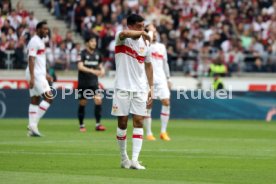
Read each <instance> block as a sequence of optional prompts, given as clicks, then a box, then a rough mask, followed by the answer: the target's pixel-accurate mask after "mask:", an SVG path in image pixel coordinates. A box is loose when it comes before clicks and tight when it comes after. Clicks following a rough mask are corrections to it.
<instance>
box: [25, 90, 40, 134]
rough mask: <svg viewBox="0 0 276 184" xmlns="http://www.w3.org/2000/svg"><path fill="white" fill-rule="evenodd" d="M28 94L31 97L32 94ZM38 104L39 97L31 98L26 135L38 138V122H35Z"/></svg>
mask: <svg viewBox="0 0 276 184" xmlns="http://www.w3.org/2000/svg"><path fill="white" fill-rule="evenodd" d="M30 93H31V95H32V92H31V90H30ZM39 102H40V96H35V95H33V96H31V103H30V104H29V124H28V135H29V136H34V137H39V136H40V133H39V131H38V128H37V126H38V122H37V118H36V117H37V111H38V105H39Z"/></svg>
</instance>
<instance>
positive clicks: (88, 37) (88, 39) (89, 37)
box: [84, 35, 97, 43]
mask: <svg viewBox="0 0 276 184" xmlns="http://www.w3.org/2000/svg"><path fill="white" fill-rule="evenodd" d="M92 39H95V40H97V37H96V36H95V35H89V36H86V37H85V39H84V40H85V43H88V42H89V41H90V40H92Z"/></svg>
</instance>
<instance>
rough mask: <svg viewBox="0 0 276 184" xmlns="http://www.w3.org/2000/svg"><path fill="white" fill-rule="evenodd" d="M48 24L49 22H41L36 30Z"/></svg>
mask: <svg viewBox="0 0 276 184" xmlns="http://www.w3.org/2000/svg"><path fill="white" fill-rule="evenodd" d="M46 24H47V21H46V20H43V21H41V22H39V23H38V24H37V25H36V30H38V29H40V28H42V27H43V25H46Z"/></svg>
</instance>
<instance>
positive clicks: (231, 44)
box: [0, 0, 276, 76]
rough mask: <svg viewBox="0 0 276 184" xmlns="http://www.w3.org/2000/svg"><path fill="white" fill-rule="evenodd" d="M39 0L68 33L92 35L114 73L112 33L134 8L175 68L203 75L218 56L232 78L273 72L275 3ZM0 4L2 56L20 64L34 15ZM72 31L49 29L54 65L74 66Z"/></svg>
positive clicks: (267, 0) (4, 64) (265, 0)
mask: <svg viewBox="0 0 276 184" xmlns="http://www.w3.org/2000/svg"><path fill="white" fill-rule="evenodd" d="M38 1H39V2H40V3H42V4H43V5H45V8H48V11H49V12H50V13H51V14H52V15H53V16H55V17H56V18H57V19H60V20H64V21H65V22H66V24H67V26H68V30H73V32H76V33H77V34H79V35H81V36H82V37H83V38H85V37H87V36H88V35H91V34H93V35H96V36H97V38H98V43H99V44H98V48H99V50H100V51H101V52H102V54H103V56H104V60H105V67H106V68H109V69H111V70H113V69H114V57H113V56H114V36H115V34H116V32H118V31H120V30H122V29H124V28H125V27H126V19H125V18H124V17H125V16H126V15H128V14H129V13H131V12H136V13H140V14H142V15H143V16H144V17H145V18H146V21H147V22H148V23H149V22H152V23H154V24H155V25H156V26H157V28H158V31H159V33H160V40H161V42H163V43H165V44H166V46H167V49H168V58H169V65H170V69H171V71H173V72H175V71H177V72H181V73H184V74H186V75H191V76H208V73H209V72H208V70H209V66H210V64H211V63H213V62H215V61H216V60H218V59H219V60H221V61H222V62H223V63H224V64H225V65H226V66H227V68H228V72H229V75H230V74H231V73H234V72H257V73H267V72H276V54H275V53H276V41H275V40H276V31H275V26H276V13H275V8H276V2H273V1H272V0H259V1H257V0H251V1H242V0H194V1H192V0H172V1H165V0H140V1H139V0H125V1H123V0H113V1H111V0H93V1H92V0H76V1H75V0H38ZM0 4H1V20H0V27H1V56H3V55H4V56H5V55H8V56H10V54H7V53H6V52H5V51H6V50H11V51H12V52H14V54H12V58H13V61H14V62H13V63H14V66H13V67H14V68H24V66H25V64H26V58H24V57H22V56H23V55H25V54H24V50H25V48H26V43H27V41H26V40H27V39H28V38H29V35H32V34H33V28H34V24H35V22H36V21H37V20H36V19H35V18H32V17H33V15H32V12H29V11H26V10H24V9H22V8H21V7H23V6H22V5H20V4H17V6H16V8H15V9H12V8H11V4H10V1H9V0H1V1H0ZM15 20H17V21H15ZM73 32H71V31H68V33H67V36H66V38H64V37H62V36H61V35H60V33H59V30H58V28H55V29H53V30H52V37H51V40H50V44H49V49H48V60H49V62H50V63H51V65H53V66H56V65H57V69H60V70H68V69H74V68H75V67H74V62H75V58H76V56H75V55H76V53H77V52H78V50H79V49H80V44H76V43H75V42H74V41H73V39H72V35H74V33H73ZM26 33H28V34H26ZM26 35H28V36H26ZM76 45H78V46H76ZM4 58H5V57H1V62H0V66H1V68H7V67H9V62H8V63H7V62H5V61H7V59H4ZM23 58H24V59H23ZM3 60H5V61H3ZM59 61H63V62H59Z"/></svg>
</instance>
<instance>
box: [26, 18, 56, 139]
mask: <svg viewBox="0 0 276 184" xmlns="http://www.w3.org/2000/svg"><path fill="white" fill-rule="evenodd" d="M47 36H48V26H47V22H46V21H42V22H39V23H38V24H37V26H36V35H34V36H33V37H32V39H31V40H30V42H29V44H28V67H27V69H26V78H27V80H28V81H29V88H30V96H31V103H30V105H29V125H28V135H29V136H33V137H40V136H41V134H40V132H39V131H38V123H39V120H40V118H42V116H43V115H44V114H45V112H46V111H47V109H48V108H49V106H50V104H51V102H52V97H53V95H52V92H51V89H50V86H49V83H48V81H51V80H52V78H51V77H50V76H49V75H48V74H47V73H46V55H45V44H44V41H43V39H44V38H46V37H47ZM40 96H43V98H44V99H43V100H42V101H41V102H40Z"/></svg>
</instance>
